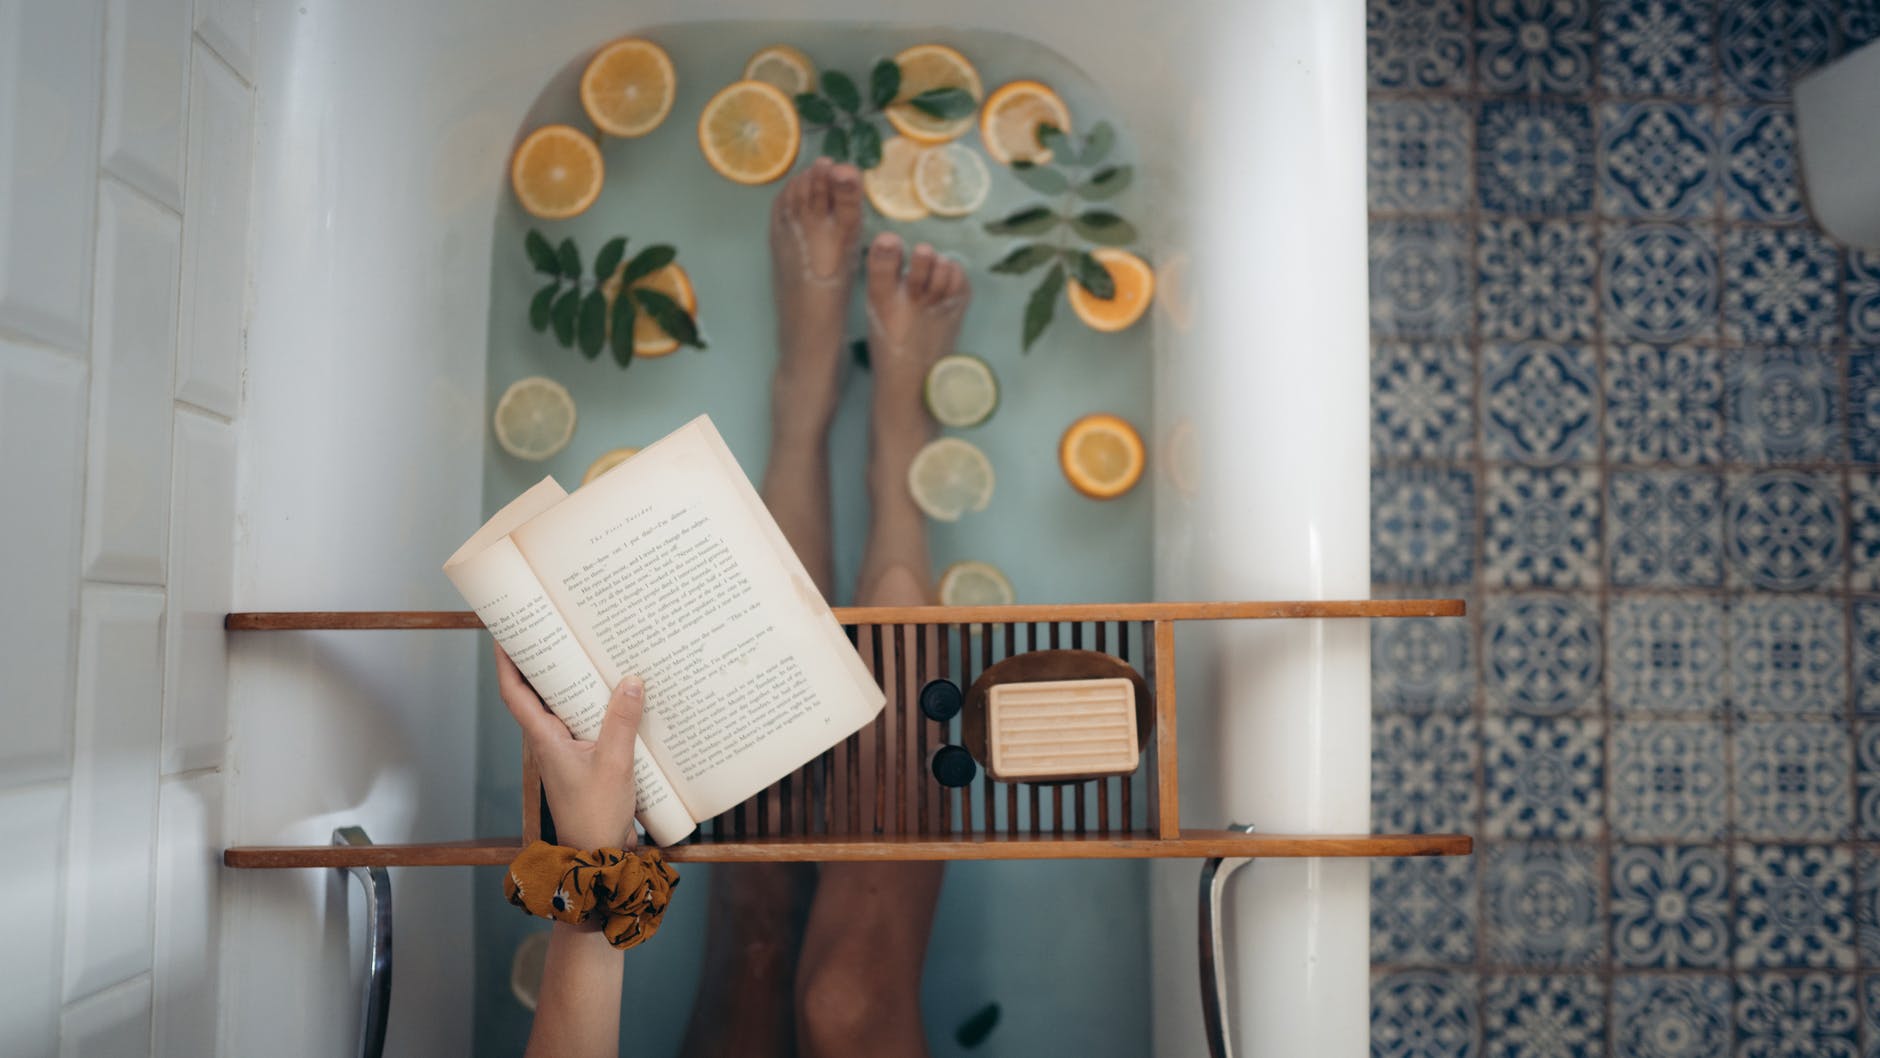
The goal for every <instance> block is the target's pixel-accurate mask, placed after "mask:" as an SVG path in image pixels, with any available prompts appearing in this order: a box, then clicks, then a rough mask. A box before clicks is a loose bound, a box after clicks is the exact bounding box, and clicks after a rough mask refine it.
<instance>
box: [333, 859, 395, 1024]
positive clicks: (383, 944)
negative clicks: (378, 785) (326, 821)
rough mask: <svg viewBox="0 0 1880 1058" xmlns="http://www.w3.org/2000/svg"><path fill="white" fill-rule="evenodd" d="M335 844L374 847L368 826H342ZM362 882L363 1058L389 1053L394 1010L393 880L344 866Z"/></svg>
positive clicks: (376, 869) (382, 872) (377, 871)
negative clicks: (387, 1038) (387, 1031)
mask: <svg viewBox="0 0 1880 1058" xmlns="http://www.w3.org/2000/svg"><path fill="white" fill-rule="evenodd" d="M333 844H335V845H370V844H372V839H371V838H369V837H367V836H366V832H365V828H364V827H338V828H335V829H334V831H333ZM341 869H342V870H344V871H345V872H346V873H347V874H350V875H352V876H353V877H354V878H357V879H359V887H360V888H361V889H363V890H364V891H365V898H366V988H365V1000H364V1002H363V1003H362V1004H361V1009H360V1013H359V1056H360V1058H379V1056H380V1055H382V1054H384V1053H385V1024H386V1017H387V1016H388V1015H389V1014H390V1013H391V1008H392V879H391V875H389V874H387V873H386V871H385V868H383V867H344V868H341Z"/></svg>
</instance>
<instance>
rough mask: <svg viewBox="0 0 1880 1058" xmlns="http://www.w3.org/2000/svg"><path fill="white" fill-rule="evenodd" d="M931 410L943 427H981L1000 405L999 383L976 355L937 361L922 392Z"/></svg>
mask: <svg viewBox="0 0 1880 1058" xmlns="http://www.w3.org/2000/svg"><path fill="white" fill-rule="evenodd" d="M921 395H922V397H924V398H925V400H926V402H927V411H928V412H929V413H931V414H932V415H933V417H934V421H935V422H937V423H939V424H940V425H942V426H954V427H959V426H978V425H979V424H980V423H982V422H985V421H986V420H987V419H990V418H992V411H993V409H994V408H997V407H998V406H999V380H998V377H997V376H995V375H994V374H993V373H992V366H991V365H990V364H988V363H986V362H985V361H984V360H981V359H979V358H978V357H976V356H967V355H966V354H964V353H955V354H953V355H952V356H943V357H941V358H940V359H938V360H936V361H934V365H933V366H932V367H931V368H928V369H927V384H926V386H925V388H924V389H923V390H922V394H921Z"/></svg>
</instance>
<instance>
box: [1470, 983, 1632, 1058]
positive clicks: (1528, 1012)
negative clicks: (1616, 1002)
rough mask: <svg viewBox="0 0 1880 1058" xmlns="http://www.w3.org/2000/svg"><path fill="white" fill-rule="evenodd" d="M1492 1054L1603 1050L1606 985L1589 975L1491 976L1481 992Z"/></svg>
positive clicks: (1516, 1056)
mask: <svg viewBox="0 0 1880 1058" xmlns="http://www.w3.org/2000/svg"><path fill="white" fill-rule="evenodd" d="M1482 1027H1483V1037H1484V1039H1485V1041H1486V1043H1487V1054H1488V1056H1489V1058H1555V1056H1557V1055H1563V1054H1568V1055H1572V1054H1585V1055H1597V1054H1604V1053H1605V1047H1606V983H1605V982H1604V981H1602V980H1600V979H1599V978H1597V977H1594V976H1592V975H1591V974H1547V975H1541V976H1528V975H1520V976H1507V977H1490V978H1489V979H1488V980H1487V981H1486V982H1485V984H1484V987H1483V995H1482Z"/></svg>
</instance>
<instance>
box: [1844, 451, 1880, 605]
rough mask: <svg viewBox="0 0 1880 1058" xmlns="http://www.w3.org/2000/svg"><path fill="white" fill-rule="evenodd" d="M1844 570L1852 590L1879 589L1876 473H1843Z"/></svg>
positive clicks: (1878, 484)
mask: <svg viewBox="0 0 1880 1058" xmlns="http://www.w3.org/2000/svg"><path fill="white" fill-rule="evenodd" d="M1847 504H1848V506H1847V524H1848V554H1847V562H1848V572H1847V584H1848V587H1849V588H1852V589H1853V590H1854V591H1880V474H1876V473H1875V472H1874V471H1871V470H1851V471H1849V472H1848V475H1847Z"/></svg>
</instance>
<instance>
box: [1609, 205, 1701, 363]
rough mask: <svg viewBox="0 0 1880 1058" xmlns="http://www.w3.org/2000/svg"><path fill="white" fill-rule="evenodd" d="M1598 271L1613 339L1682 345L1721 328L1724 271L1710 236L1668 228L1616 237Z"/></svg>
mask: <svg viewBox="0 0 1880 1058" xmlns="http://www.w3.org/2000/svg"><path fill="white" fill-rule="evenodd" d="M1600 270H1601V274H1602V278H1603V280H1604V289H1605V299H1606V320H1607V323H1606V327H1607V331H1608V333H1609V334H1612V335H1615V336H1626V337H1630V338H1635V339H1639V340H1642V341H1647V342H1660V343H1664V342H1682V341H1688V340H1690V339H1693V338H1702V337H1705V336H1708V335H1709V334H1711V333H1712V330H1713V328H1715V326H1716V323H1717V284H1718V276H1719V271H1720V265H1719V264H1718V259H1717V247H1716V244H1715V242H1714V240H1713V239H1712V237H1711V235H1710V233H1709V232H1706V231H1703V230H1700V229H1696V228H1683V227H1677V226H1674V225H1670V224H1639V225H1632V226H1628V227H1624V228H1620V229H1618V230H1616V231H1614V232H1613V233H1612V234H1611V235H1610V236H1609V237H1608V238H1607V239H1606V242H1605V248H1604V251H1603V257H1602V259H1601V263H1600Z"/></svg>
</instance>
